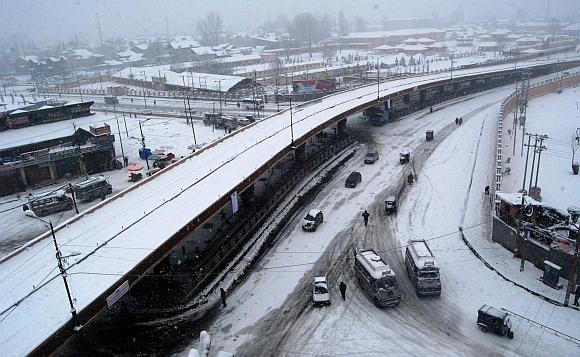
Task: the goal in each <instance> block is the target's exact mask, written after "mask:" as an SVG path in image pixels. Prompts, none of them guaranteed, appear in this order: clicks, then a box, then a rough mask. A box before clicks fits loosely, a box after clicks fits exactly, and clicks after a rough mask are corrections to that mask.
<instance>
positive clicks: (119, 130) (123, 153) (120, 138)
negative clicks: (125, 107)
mask: <svg viewBox="0 0 580 357" xmlns="http://www.w3.org/2000/svg"><path fill="white" fill-rule="evenodd" d="M115 120H116V121H117V131H118V132H119V142H120V143H121V155H123V167H125V150H123V138H122V137H121V128H120V127H119V118H118V117H117V115H116V114H115Z"/></svg>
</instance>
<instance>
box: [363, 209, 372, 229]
mask: <svg viewBox="0 0 580 357" xmlns="http://www.w3.org/2000/svg"><path fill="white" fill-rule="evenodd" d="M362 217H363V219H364V221H365V227H366V226H367V224H369V217H370V214H369V213H368V212H367V210H366V209H365V211H364V212H363V214H362Z"/></svg>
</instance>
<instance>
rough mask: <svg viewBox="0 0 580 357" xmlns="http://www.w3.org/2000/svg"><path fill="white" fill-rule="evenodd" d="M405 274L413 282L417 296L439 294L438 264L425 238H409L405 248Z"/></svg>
mask: <svg viewBox="0 0 580 357" xmlns="http://www.w3.org/2000/svg"><path fill="white" fill-rule="evenodd" d="M405 266H406V268H407V275H409V278H410V279H411V280H412V281H413V283H415V291H416V293H417V296H425V295H433V296H440V295H441V279H440V276H439V266H438V265H437V262H436V261H435V257H434V256H433V253H432V252H431V249H430V248H429V246H428V245H427V242H426V241H425V240H422V239H420V240H409V241H408V243H407V247H406V249H405Z"/></svg>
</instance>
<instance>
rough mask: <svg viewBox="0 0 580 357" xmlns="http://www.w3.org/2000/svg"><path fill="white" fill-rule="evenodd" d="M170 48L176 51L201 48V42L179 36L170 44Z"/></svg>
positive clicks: (189, 37)
mask: <svg viewBox="0 0 580 357" xmlns="http://www.w3.org/2000/svg"><path fill="white" fill-rule="evenodd" d="M169 46H171V48H173V49H174V50H177V49H180V48H191V47H199V42H197V41H196V40H194V39H193V37H191V36H177V37H175V38H174V39H173V40H171V42H169Z"/></svg>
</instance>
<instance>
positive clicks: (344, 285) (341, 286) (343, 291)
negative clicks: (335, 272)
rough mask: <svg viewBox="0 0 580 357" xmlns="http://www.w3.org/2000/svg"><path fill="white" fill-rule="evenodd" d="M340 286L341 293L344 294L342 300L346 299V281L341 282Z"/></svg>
mask: <svg viewBox="0 0 580 357" xmlns="http://www.w3.org/2000/svg"><path fill="white" fill-rule="evenodd" d="M338 288H339V289H340V295H341V296H342V301H344V300H345V296H346V284H345V283H344V281H341V282H340V285H339V286H338Z"/></svg>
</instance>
